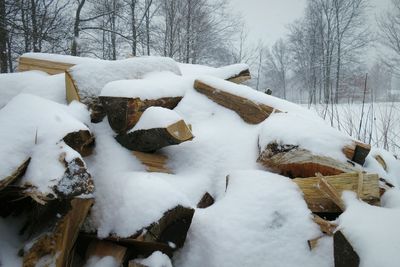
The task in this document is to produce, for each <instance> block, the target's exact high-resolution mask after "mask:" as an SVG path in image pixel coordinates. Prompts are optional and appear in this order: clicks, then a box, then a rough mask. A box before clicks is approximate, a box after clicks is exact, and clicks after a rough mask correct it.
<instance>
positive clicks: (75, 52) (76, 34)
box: [71, 0, 86, 56]
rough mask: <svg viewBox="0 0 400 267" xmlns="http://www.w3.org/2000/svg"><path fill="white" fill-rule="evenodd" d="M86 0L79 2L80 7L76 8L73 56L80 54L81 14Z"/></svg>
mask: <svg viewBox="0 0 400 267" xmlns="http://www.w3.org/2000/svg"><path fill="white" fill-rule="evenodd" d="M85 1H86V0H81V1H80V2H79V4H78V8H77V9H76V13H75V22H74V39H73V40H72V47H71V55H73V56H78V55H79V51H78V42H79V32H80V29H79V24H80V22H81V19H80V16H81V11H82V8H83V6H84V4H85Z"/></svg>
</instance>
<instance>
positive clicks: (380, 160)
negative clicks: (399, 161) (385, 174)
mask: <svg viewBox="0 0 400 267" xmlns="http://www.w3.org/2000/svg"><path fill="white" fill-rule="evenodd" d="M375 159H376V161H377V162H378V163H379V164H380V165H381V166H382V168H383V169H384V170H385V171H387V165H386V162H385V160H384V159H383V157H382V156H381V155H376V156H375Z"/></svg>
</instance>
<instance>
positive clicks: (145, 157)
mask: <svg viewBox="0 0 400 267" xmlns="http://www.w3.org/2000/svg"><path fill="white" fill-rule="evenodd" d="M133 155H134V156H135V157H136V158H137V159H138V160H139V161H140V162H141V163H142V164H143V165H144V166H146V170H147V171H148V172H163V173H170V174H172V173H173V172H172V170H171V169H169V168H168V167H167V161H168V157H167V156H166V155H163V154H160V153H143V152H139V151H133Z"/></svg>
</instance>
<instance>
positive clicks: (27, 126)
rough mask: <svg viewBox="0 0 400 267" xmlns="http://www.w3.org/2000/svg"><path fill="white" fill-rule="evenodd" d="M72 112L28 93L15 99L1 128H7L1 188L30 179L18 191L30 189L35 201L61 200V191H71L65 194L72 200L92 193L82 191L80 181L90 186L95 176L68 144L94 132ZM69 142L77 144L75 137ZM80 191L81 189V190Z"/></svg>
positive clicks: (1, 135) (3, 113)
mask: <svg viewBox="0 0 400 267" xmlns="http://www.w3.org/2000/svg"><path fill="white" fill-rule="evenodd" d="M70 112H71V110H69V107H66V106H64V105H61V104H57V103H55V102H52V101H49V100H45V99H43V98H40V97H37V96H33V95H28V94H20V95H18V96H16V97H14V98H13V99H12V100H11V101H10V102H9V103H8V104H7V105H6V106H5V107H4V108H2V109H1V110H0V124H1V125H2V127H4V128H2V129H4V130H2V131H0V146H1V148H2V149H1V151H0V162H2V167H1V168H0V183H2V184H9V183H11V182H10V180H15V179H16V177H17V176H22V174H24V175H23V177H22V178H21V180H20V181H19V182H18V186H20V187H22V188H26V189H27V190H26V193H27V194H31V195H32V197H35V196H38V195H40V196H42V197H43V199H47V198H48V196H49V195H50V196H51V197H56V195H57V193H56V192H54V189H55V188H58V189H57V191H58V192H59V193H60V192H62V191H63V190H66V189H67V188H70V189H71V190H69V191H68V190H67V191H68V192H67V191H65V192H66V193H65V194H64V193H63V194H64V195H69V196H73V195H76V194H77V193H78V192H84V191H85V192H89V191H92V189H88V190H81V189H82V184H81V183H82V181H81V180H80V179H81V178H82V177H84V178H85V179H83V182H87V184H88V185H90V184H91V182H90V181H91V178H90V175H88V174H87V172H86V168H85V166H84V162H83V161H82V159H81V157H80V155H79V154H78V153H77V152H76V151H75V150H73V149H72V148H70V147H69V146H68V145H66V144H65V143H64V141H63V138H65V137H67V136H68V135H69V134H71V133H74V132H80V131H89V129H88V127H87V126H85V125H84V124H83V123H82V122H81V121H79V120H78V119H76V118H75V117H73V116H72V115H71V114H70ZM70 136H71V135H70ZM66 139H67V141H71V140H70V139H71V138H70V137H68V138H66ZM78 139H79V138H78ZM72 143H74V146H75V147H79V146H81V147H85V145H78V144H79V143H80V141H79V140H78V141H76V142H72ZM60 157H62V160H60ZM28 158H30V161H29V166H28V168H26V166H25V164H24V163H26V162H27V159H28ZM64 159H65V161H64ZM26 164H27V163H26ZM83 169H84V170H85V171H83ZM10 176H11V178H10ZM78 184H79V186H77V185H78ZM72 188H74V189H72ZM78 188H81V189H79V190H75V189H78ZM51 197H50V198H51ZM40 198H41V197H40ZM43 199H42V200H43ZM38 200H39V199H38ZM39 201H40V200H39Z"/></svg>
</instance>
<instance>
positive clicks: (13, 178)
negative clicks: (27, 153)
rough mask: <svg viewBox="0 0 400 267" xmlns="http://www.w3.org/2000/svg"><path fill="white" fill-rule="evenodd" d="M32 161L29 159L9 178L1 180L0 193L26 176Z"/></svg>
mask: <svg viewBox="0 0 400 267" xmlns="http://www.w3.org/2000/svg"><path fill="white" fill-rule="evenodd" d="M30 160H31V158H27V159H26V160H24V161H23V162H22V163H21V164H20V165H19V166H18V167H17V168H16V169H15V170H14V171H13V173H11V174H10V175H9V176H7V177H4V178H1V180H0V191H1V190H3V189H4V188H6V187H7V186H8V185H9V184H11V183H13V182H15V181H16V180H17V179H18V178H21V177H22V176H23V175H24V173H25V171H26V169H27V168H28V165H29V162H30ZM0 194H1V192H0Z"/></svg>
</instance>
